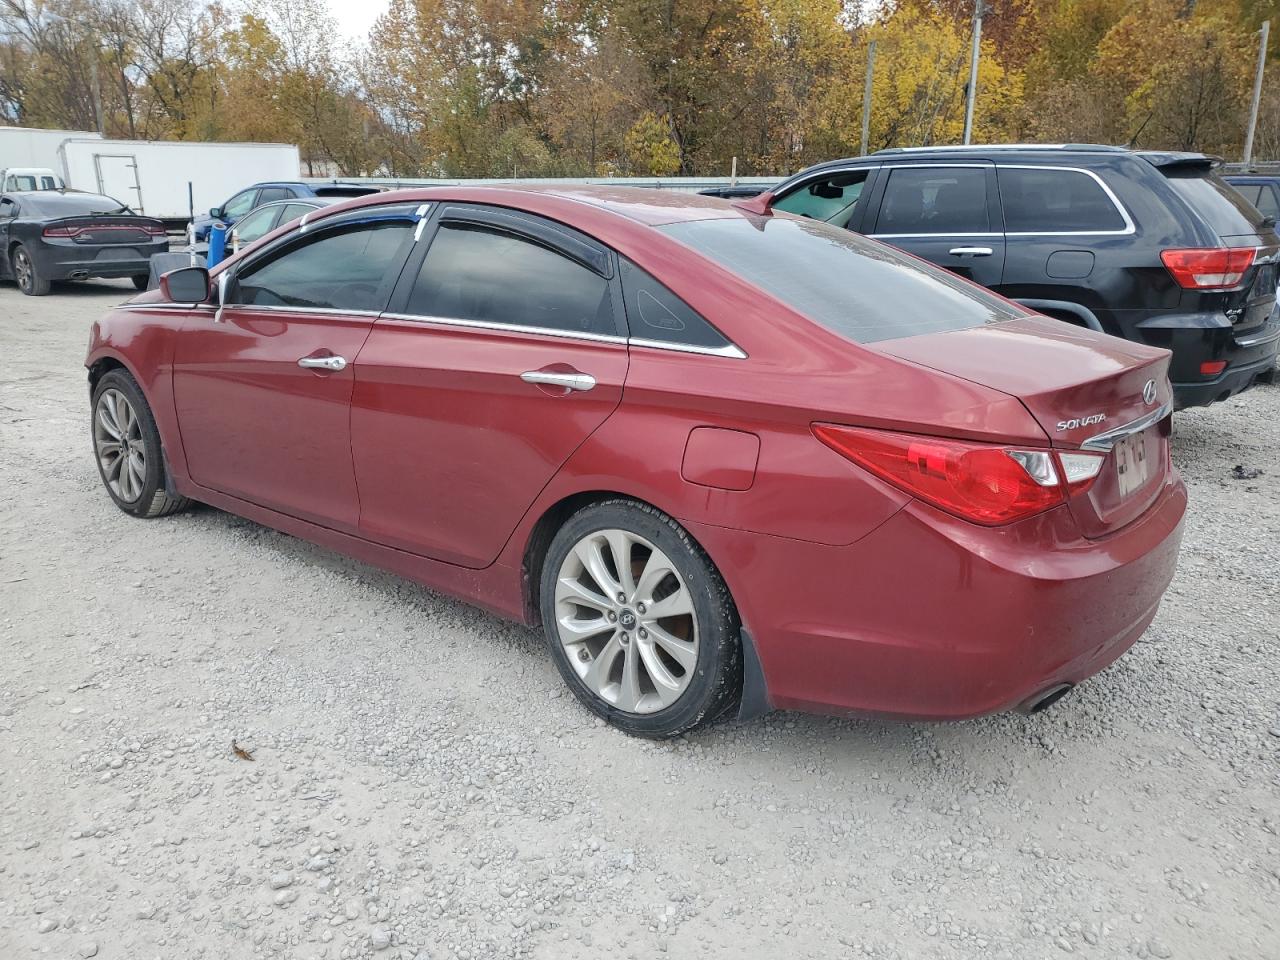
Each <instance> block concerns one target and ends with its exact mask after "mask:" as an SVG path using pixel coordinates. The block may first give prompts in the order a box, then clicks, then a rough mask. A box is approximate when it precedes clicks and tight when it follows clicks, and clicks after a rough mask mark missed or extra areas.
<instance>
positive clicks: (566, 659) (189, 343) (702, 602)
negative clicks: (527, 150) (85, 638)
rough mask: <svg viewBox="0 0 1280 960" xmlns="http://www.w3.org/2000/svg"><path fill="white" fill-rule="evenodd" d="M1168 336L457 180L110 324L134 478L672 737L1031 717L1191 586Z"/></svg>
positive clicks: (669, 221) (723, 206)
mask: <svg viewBox="0 0 1280 960" xmlns="http://www.w3.org/2000/svg"><path fill="white" fill-rule="evenodd" d="M1168 358H1169V354H1168V353H1167V352H1166V351H1163V350H1156V349H1151V348H1148V347H1144V346H1141V345H1139V344H1135V343H1131V342H1128V341H1125V340H1120V339H1116V338H1113V337H1109V336H1104V335H1102V334H1097V333H1093V332H1091V331H1089V330H1084V329H1080V328H1077V327H1073V326H1069V325H1067V324H1065V323H1062V322H1059V321H1056V320H1050V319H1047V318H1045V317H1041V316H1038V315H1035V314H1032V313H1029V312H1027V311H1025V310H1023V309H1022V308H1020V307H1018V306H1015V305H1013V304H1011V303H1009V302H1007V301H1005V300H1003V299H1001V298H999V297H997V296H995V295H993V294H991V293H989V292H987V291H985V290H983V289H982V288H980V287H977V286H974V285H973V284H970V283H968V282H966V281H964V280H961V279H959V278H957V277H955V276H953V275H951V274H950V273H947V272H945V271H943V270H941V269H939V268H936V267H933V266H931V265H929V264H926V263H924V262H922V261H919V260H916V259H914V258H912V257H909V256H907V255H905V254H902V253H899V252H897V251H895V250H893V249H891V248H889V247H887V246H883V245H881V244H879V243H875V242H872V241H869V240H866V239H863V238H861V237H858V236H856V235H853V234H850V233H847V232H845V231H843V230H838V229H835V228H832V227H829V226H828V225H826V224H824V223H820V222H815V221H810V220H803V219H799V218H796V217H792V216H790V215H787V214H782V213H773V212H772V211H770V210H769V209H768V207H767V199H763V200H762V199H756V200H752V201H745V202H742V203H741V204H739V205H737V206H735V205H731V204H729V203H727V202H725V201H722V200H715V199H711V198H707V197H699V196H687V195H682V194H669V193H662V192H658V191H636V190H617V189H611V190H602V189H591V188H577V187H560V188H556V189H547V190H544V189H509V188H501V189H499V188H480V187H442V188H434V189H430V190H415V191H403V192H399V193H391V194H378V195H374V196H370V197H365V198H361V199H358V200H353V201H349V202H345V203H343V204H340V205H338V206H335V207H329V208H326V209H323V210H319V211H316V212H315V213H311V214H308V215H307V216H305V217H303V218H302V220H301V221H298V222H295V223H292V224H288V225H286V226H284V227H281V228H279V229H277V230H275V231H274V232H272V233H270V234H268V235H267V236H265V237H263V238H262V239H261V240H259V241H258V242H256V243H254V244H253V245H252V246H250V247H248V248H246V249H244V250H242V251H241V252H240V253H239V254H238V255H237V256H235V257H233V258H231V259H230V260H229V261H227V262H226V263H225V264H223V265H221V266H220V267H219V268H218V269H217V270H215V271H214V273H213V276H212V278H210V276H209V275H208V274H207V273H205V271H203V270H201V269H199V268H190V269H184V270H179V271H175V272H174V273H171V274H169V275H168V276H167V277H166V278H165V280H164V283H163V284H162V288H161V290H158V291H152V292H150V293H145V294H142V295H140V296H138V297H136V298H135V299H134V300H132V301H130V302H128V303H126V304H124V305H122V306H120V307H118V308H116V309H115V310H113V311H112V312H111V313H110V314H109V315H108V316H107V317H106V318H104V319H103V320H102V321H100V322H99V323H97V324H96V325H95V326H94V328H93V334H92V341H91V344H90V348H89V356H88V360H87V366H88V368H89V382H90V386H91V389H92V407H93V414H92V424H93V438H94V448H95V455H96V459H97V463H98V467H99V469H100V471H101V474H102V478H103V481H104V483H105V485H106V487H107V490H108V492H109V493H110V495H111V497H112V499H114V500H115V502H116V503H117V504H118V505H119V506H120V507H121V509H123V510H124V511H125V512H127V513H129V514H132V515H134V516H138V517H155V516H160V515H163V514H168V513H172V512H173V511H175V510H178V509H180V508H181V507H183V506H184V505H186V503H187V502H188V501H189V500H199V501H202V502H204V503H207V504H212V505H213V506H215V507H218V508H220V509H223V510H228V511H231V512H233V513H237V514H240V515H242V516H245V517H249V518H251V519H253V520H256V521H258V522H260V523H264V524H267V525H269V526H272V527H275V528H277V529H279V530H283V531H286V532H288V533H290V534H293V535H296V536H299V537H303V538H306V539H308V540H312V541H314V542H316V543H318V544H322V545H324V546H326V547H329V548H332V549H334V550H338V551H341V552H342V553H346V554H350V555H352V556H354V557H358V558H360V559H362V560H365V561H367V562H369V563H373V564H376V565H378V566H381V567H385V568H387V569H389V570H392V571H395V572H396V573H399V574H401V575H403V576H405V577H408V578H410V579H412V580H415V581H417V582H418V583H421V584H424V585H426V586H429V587H432V588H434V589H438V590H442V591H445V592H447V593H450V594H453V595H455V596H458V597H461V598H463V599H465V600H467V601H469V602H471V603H476V604H479V605H481V606H483V607H485V608H487V609H489V610H492V611H494V612H495V613H498V614H500V615H502V616H504V617H510V618H512V619H515V620H518V621H520V622H522V623H527V624H531V625H535V624H539V623H541V624H542V626H543V629H544V630H545V633H546V638H547V643H548V647H549V649H550V651H551V655H552V657H553V658H554V660H555V662H556V665H557V666H558V667H559V669H560V672H561V673H562V674H563V676H564V679H565V681H566V682H567V683H568V685H569V686H570V688H571V689H572V690H573V691H574V693H575V694H576V695H577V697H578V698H579V699H580V700H581V701H582V703H583V704H585V705H586V706H587V708H588V709H590V710H592V711H593V712H595V713H596V714H598V715H600V716H602V717H605V718H606V719H608V720H609V721H610V722H611V723H614V724H616V725H617V726H619V727H621V728H622V729H624V730H627V731H629V732H631V733H636V734H640V735H644V736H653V737H665V736H672V735H674V734H678V733H680V732H683V731H686V730H689V729H691V728H693V727H695V726H698V725H699V724H701V723H703V722H706V721H709V720H711V719H713V718H715V717H717V716H718V715H721V714H723V713H725V712H726V711H729V710H731V709H735V708H736V709H737V710H738V712H739V714H740V715H751V714H754V713H758V712H760V711H762V710H765V709H768V708H793V709H804V710H817V711H824V712H846V711H857V712H864V713H875V714H884V715H894V716H901V717H922V718H960V717H970V716H975V715H978V714H983V713H988V712H991V711H999V710H1005V709H1009V708H1013V707H1021V708H1023V709H1038V708H1040V707H1043V706H1045V705H1047V704H1048V703H1050V702H1052V701H1053V700H1054V699H1056V698H1057V697H1058V696H1060V695H1061V694H1062V693H1063V692H1065V691H1066V690H1067V689H1069V688H1070V686H1071V685H1073V684H1075V683H1078V682H1080V681H1081V680H1083V679H1085V678H1086V677H1088V676H1090V675H1092V674H1093V673H1095V672H1097V671H1098V670H1100V669H1102V668H1103V667H1105V666H1106V665H1107V664H1109V663H1110V662H1111V661H1113V660H1114V659H1115V658H1116V657H1118V656H1120V654H1122V653H1123V652H1124V651H1125V650H1126V649H1128V648H1129V646H1130V645H1131V644H1133V642H1134V641H1135V640H1136V639H1137V637H1138V636H1139V635H1140V634H1141V633H1142V631H1143V630H1144V629H1145V628H1146V627H1147V625H1148V624H1149V623H1150V622H1151V619H1152V617H1153V616H1154V615H1155V612H1156V608H1157V606H1158V605H1159V603H1160V599H1161V596H1162V594H1163V593H1164V591H1165V589H1166V587H1167V586H1168V585H1169V581H1170V579H1171V578H1172V576H1173V572H1174V567H1175V564H1176V560H1177V552H1178V543H1179V540H1180V537H1181V529H1182V528H1181V524H1182V517H1183V513H1184V510H1185V507H1186V492H1185V488H1184V487H1183V485H1182V483H1181V481H1180V480H1179V478H1178V476H1177V474H1176V473H1175V472H1174V470H1173V467H1172V466H1171V464H1170V460H1169V427H1170V409H1171V406H1170V399H1171V397H1170V388H1169V382H1168V378H1167V376H1166V369H1167V366H1168Z"/></svg>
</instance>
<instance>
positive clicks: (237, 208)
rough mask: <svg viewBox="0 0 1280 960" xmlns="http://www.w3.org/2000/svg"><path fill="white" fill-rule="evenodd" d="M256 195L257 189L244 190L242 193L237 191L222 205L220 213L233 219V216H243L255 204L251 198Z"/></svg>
mask: <svg viewBox="0 0 1280 960" xmlns="http://www.w3.org/2000/svg"><path fill="white" fill-rule="evenodd" d="M257 195H258V191H257V190H245V191H243V192H242V193H237V194H236V195H235V196H234V197H232V198H231V199H230V200H228V201H227V202H226V205H225V206H223V208H222V215H223V216H224V217H231V218H233V219H234V218H235V217H243V216H244V215H245V214H246V213H248V212H249V211H250V210H252V209H253V208H254V207H255V206H256V204H255V203H254V202H253V198H254V197H256V196H257Z"/></svg>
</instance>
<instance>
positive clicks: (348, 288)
mask: <svg viewBox="0 0 1280 960" xmlns="http://www.w3.org/2000/svg"><path fill="white" fill-rule="evenodd" d="M412 229H413V228H412V225H411V224H409V223H408V222H405V221H387V220H383V221H379V222H377V223H357V224H352V225H350V226H348V227H346V228H342V229H337V230H331V231H328V232H326V233H322V234H318V235H317V236H315V237H311V238H307V239H304V240H302V241H301V242H299V243H294V244H291V245H290V246H288V247H285V248H284V249H283V250H281V251H279V252H277V253H273V254H271V255H268V256H266V257H263V258H261V259H258V260H255V261H253V262H252V263H250V264H249V265H248V266H247V267H246V268H245V269H243V270H242V271H240V272H239V274H238V275H237V277H236V281H237V287H238V291H237V293H236V295H235V296H234V297H233V302H235V303H243V304H251V305H254V306H267V307H299V308H324V309H336V310H381V309H382V308H383V306H384V305H385V301H386V293H387V291H386V290H385V289H384V284H385V283H386V282H387V281H388V280H389V279H393V278H394V276H395V274H397V273H398V272H399V270H400V266H401V264H402V263H403V262H404V252H403V251H404V248H405V243H406V241H408V239H409V237H410V234H411V233H412Z"/></svg>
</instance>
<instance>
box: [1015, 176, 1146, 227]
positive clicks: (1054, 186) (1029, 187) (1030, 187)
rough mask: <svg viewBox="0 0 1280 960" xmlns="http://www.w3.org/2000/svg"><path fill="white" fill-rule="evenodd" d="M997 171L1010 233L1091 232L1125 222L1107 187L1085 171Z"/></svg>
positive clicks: (1119, 225)
mask: <svg viewBox="0 0 1280 960" xmlns="http://www.w3.org/2000/svg"><path fill="white" fill-rule="evenodd" d="M997 171H998V172H997V176H998V177H999V179H1000V201H1001V203H1002V204H1003V206H1004V228H1005V230H1006V231H1007V232H1009V233H1092V232H1103V231H1113V230H1124V229H1125V227H1126V226H1127V225H1126V223H1125V219H1124V217H1123V216H1122V215H1121V213H1120V211H1119V210H1118V209H1117V208H1116V205H1115V204H1114V203H1113V202H1112V201H1111V198H1110V197H1109V196H1107V193H1106V191H1105V190H1103V189H1102V187H1101V185H1099V183H1098V181H1097V180H1095V179H1093V177H1091V176H1089V175H1088V174H1087V173H1082V172H1081V171H1079V170H1054V169H1048V168H1034V169H1033V168H1026V167H998V168H997Z"/></svg>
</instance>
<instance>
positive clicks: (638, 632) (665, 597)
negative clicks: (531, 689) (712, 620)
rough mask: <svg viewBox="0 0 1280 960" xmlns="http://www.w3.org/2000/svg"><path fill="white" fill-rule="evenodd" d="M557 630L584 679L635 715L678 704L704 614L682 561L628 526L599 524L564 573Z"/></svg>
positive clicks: (690, 673) (573, 552)
mask: <svg viewBox="0 0 1280 960" xmlns="http://www.w3.org/2000/svg"><path fill="white" fill-rule="evenodd" d="M555 613H556V630H557V631H558V635H559V637H560V642H561V643H562V644H564V649H565V654H566V656H567V657H568V659H569V663H570V664H572V665H573V669H574V671H575V672H576V673H577V674H578V677H579V679H581V680H582V682H583V683H584V684H585V685H586V687H587V689H589V690H590V691H591V692H592V693H594V694H596V695H597V696H598V697H600V698H601V699H603V700H605V701H607V702H608V703H610V704H612V705H613V706H615V707H617V708H618V709H619V710H624V711H626V712H628V713H637V714H644V713H654V712H656V711H658V710H662V709H663V708H665V707H669V706H671V705H672V704H673V703H675V702H676V700H678V699H679V698H680V695H681V694H682V693H684V691H685V690H686V688H688V686H689V681H690V680H692V679H693V674H694V670H695V668H696V667H697V663H698V620H697V617H696V616H695V614H694V609H693V597H692V596H691V595H690V593H689V588H688V586H687V585H686V584H685V582H684V579H683V578H682V577H681V576H680V574H679V573H678V572H677V571H676V568H675V565H674V564H673V563H672V562H671V560H670V559H668V557H667V556H666V554H664V553H663V552H662V551H661V550H659V549H658V548H657V547H656V546H654V545H653V544H652V543H650V542H649V541H648V540H646V539H645V538H644V537H641V536H639V535H637V534H634V533H630V532H628V531H626V530H616V529H615V530H597V531H596V532H594V533H590V534H588V535H587V536H585V537H583V538H582V539H581V540H579V541H578V542H577V543H576V544H574V546H573V549H572V550H570V551H569V553H568V555H567V556H566V557H565V558H564V562H563V563H562V564H561V565H560V574H559V576H558V577H557V578H556V597H555Z"/></svg>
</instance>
